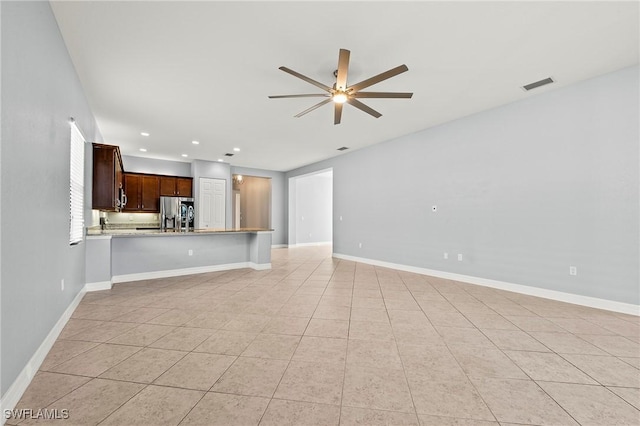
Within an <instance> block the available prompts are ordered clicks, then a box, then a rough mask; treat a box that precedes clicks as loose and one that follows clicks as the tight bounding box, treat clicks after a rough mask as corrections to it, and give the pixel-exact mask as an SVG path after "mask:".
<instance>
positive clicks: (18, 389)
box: [0, 287, 86, 424]
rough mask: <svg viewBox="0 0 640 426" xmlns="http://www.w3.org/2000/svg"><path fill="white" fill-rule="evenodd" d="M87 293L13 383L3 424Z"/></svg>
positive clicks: (0, 407)
mask: <svg viewBox="0 0 640 426" xmlns="http://www.w3.org/2000/svg"><path fill="white" fill-rule="evenodd" d="M85 293H86V287H83V288H82V290H80V292H79V293H78V294H77V295H76V297H75V298H74V299H73V301H72V302H71V304H69V306H68V307H67V309H65V311H64V312H63V314H62V316H61V317H60V319H59V320H58V322H56V324H55V325H54V326H53V328H52V329H51V331H50V332H49V334H47V337H45V339H44V341H43V342H42V343H41V344H40V347H38V349H37V350H36V352H35V353H34V354H33V356H32V357H31V359H30V360H29V362H28V363H27V365H25V367H24V368H23V369H22V371H21V372H20V374H18V377H16V380H15V381H14V382H13V384H11V386H10V387H9V389H8V390H7V392H6V393H5V394H4V397H3V398H2V401H0V415H1V418H2V421H1V424H4V423H5V421H6V419H5V418H4V410H12V409H14V408H15V406H16V404H18V401H20V398H22V395H23V394H24V391H26V390H27V387H29V384H30V383H31V380H33V377H34V376H35V374H36V373H37V372H38V369H40V366H41V365H42V362H43V361H44V359H45V357H46V356H47V354H48V353H49V351H50V350H51V347H52V346H53V344H54V343H55V342H56V339H57V338H58V336H59V335H60V332H61V331H62V329H63V328H64V326H65V325H66V324H67V321H69V318H71V315H72V314H73V311H75V310H76V308H77V307H78V305H79V304H80V301H81V300H82V298H83V297H84V295H85Z"/></svg>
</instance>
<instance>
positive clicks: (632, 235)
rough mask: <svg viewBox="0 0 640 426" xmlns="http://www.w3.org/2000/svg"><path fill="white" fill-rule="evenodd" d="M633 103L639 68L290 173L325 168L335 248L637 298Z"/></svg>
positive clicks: (555, 287)
mask: <svg viewBox="0 0 640 426" xmlns="http://www.w3.org/2000/svg"><path fill="white" fill-rule="evenodd" d="M638 95H639V93H638V67H637V66H635V67H631V68H627V69H623V70H620V71H618V72H615V73H611V74H608V75H604V76H600V77H597V78H594V79H591V80H587V81H583V82H580V83H577V84H574V85H572V86H568V87H565V88H561V89H558V90H554V91H549V92H546V93H543V94H540V95H535V92H534V93H531V94H529V95H527V98H526V99H524V100H522V101H519V102H516V103H512V104H509V105H506V106H503V107H500V108H496V109H493V110H489V111H485V112H482V113H479V114H475V115H472V116H469V117H465V118H462V119H459V120H456V121H453V122H450V123H447V124H444V125H441V126H438V127H434V128H431V129H426V130H424V131H421V132H418V133H415V134H412V135H408V136H405V137H401V138H398V139H396V140H393V141H389V142H386V143H383V144H378V145H375V146H372V147H369V148H366V149H361V150H359V151H355V152H352V153H349V154H345V155H342V156H339V157H335V158H333V159H330V160H326V161H322V162H319V163H316V164H312V165H309V166H306V167H303V168H300V169H297V170H293V171H291V172H288V173H287V177H291V176H297V175H301V174H305V173H309V172H312V171H316V170H321V169H326V168H329V167H333V172H334V175H333V176H334V206H333V216H334V222H333V223H334V233H333V235H334V247H333V250H334V252H335V253H341V254H346V255H352V256H358V257H364V258H369V259H376V260H381V261H387V262H393V263H399V264H404V265H411V266H416V267H422V268H430V269H436V270H440V271H449V272H454V273H461V274H466V275H471V276H476V277H482V278H488V279H495V280H501V281H506V282H511V283H516V284H523V285H528V286H533V287H540V288H544V289H552V290H556V291H562V292H567V293H573V294H579V295H585V296H592V297H598V298H603V299H609V300H613V301H620V302H626V303H632V304H638V303H640V292H639V291H638V282H640V279H639V269H640V268H639V264H638V263H639V261H638V259H639V246H640V244H639V209H638V204H639V200H638V198H639V196H638V193H639V172H638V169H639V166H638V158H639V152H638V145H639V144H638V140H639V134H638V128H639V120H638V117H639V114H640V111H639V106H638V103H639V101H638V99H639V97H638ZM382 119H384V118H382ZM434 205H437V207H438V209H437V212H436V213H433V212H432V206H434ZM340 215H342V216H343V221H342V222H340V221H337V220H336V217H338V216H340ZM360 242H361V243H362V248H358V243H360ZM444 252H448V253H449V259H448V260H444V258H443V253H444ZM458 253H460V254H462V255H463V261H462V262H459V261H457V259H456V257H457V254H458ZM569 266H576V267H577V268H578V275H577V276H570V275H569Z"/></svg>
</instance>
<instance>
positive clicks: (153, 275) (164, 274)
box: [111, 262, 271, 283]
mask: <svg viewBox="0 0 640 426" xmlns="http://www.w3.org/2000/svg"><path fill="white" fill-rule="evenodd" d="M242 268H252V269H257V270H262V269H270V268H271V263H259V264H258V263H253V262H238V263H227V264H224V265H210V266H196V267H193V268H182V269H168V270H165V271H153V272H140V273H137V274H125V275H114V276H112V277H111V282H113V283H124V282H130V281H142V280H153V279H157V278H169V277H179V276H182V275H192V274H204V273H207V272H218V271H228V270H231V269H242Z"/></svg>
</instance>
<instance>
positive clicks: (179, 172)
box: [122, 155, 191, 177]
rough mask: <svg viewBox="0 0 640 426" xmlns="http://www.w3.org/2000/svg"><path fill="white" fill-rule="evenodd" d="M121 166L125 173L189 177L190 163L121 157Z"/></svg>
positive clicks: (128, 156) (129, 156)
mask: <svg viewBox="0 0 640 426" xmlns="http://www.w3.org/2000/svg"><path fill="white" fill-rule="evenodd" d="M122 163H123V164H122V165H123V166H124V170H125V171H126V172H131V173H152V174H157V175H169V176H186V177H189V176H191V163H185V162H182V161H169V160H156V159H153V158H143V157H134V156H131V155H123V156H122Z"/></svg>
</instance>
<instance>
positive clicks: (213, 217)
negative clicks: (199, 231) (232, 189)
mask: <svg viewBox="0 0 640 426" xmlns="http://www.w3.org/2000/svg"><path fill="white" fill-rule="evenodd" d="M226 186H227V182H226V181H225V180H224V179H210V178H200V194H199V195H200V198H199V200H200V203H199V204H200V208H199V209H198V210H199V211H198V215H199V217H200V227H202V228H216V229H224V228H225V207H226V206H225V200H226Z"/></svg>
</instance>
